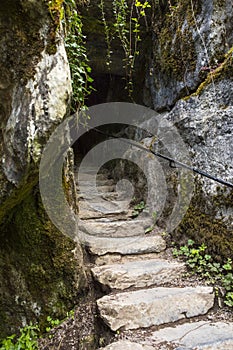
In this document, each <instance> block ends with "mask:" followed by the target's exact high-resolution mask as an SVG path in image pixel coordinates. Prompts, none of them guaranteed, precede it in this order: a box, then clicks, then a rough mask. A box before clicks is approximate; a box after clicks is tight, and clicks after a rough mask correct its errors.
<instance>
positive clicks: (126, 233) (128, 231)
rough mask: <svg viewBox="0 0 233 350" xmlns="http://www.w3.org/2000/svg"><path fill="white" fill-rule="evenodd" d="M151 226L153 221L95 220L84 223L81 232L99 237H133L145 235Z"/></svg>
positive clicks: (80, 225) (80, 227)
mask: <svg viewBox="0 0 233 350" xmlns="http://www.w3.org/2000/svg"><path fill="white" fill-rule="evenodd" d="M151 225H152V219H134V220H118V221H112V220H111V219H102V220H101V219H95V220H86V221H82V222H81V223H80V224H79V230H81V231H83V232H85V233H89V234H91V235H94V236H97V237H132V236H140V235H143V234H144V233H145V230H146V228H148V227H150V226H151Z"/></svg>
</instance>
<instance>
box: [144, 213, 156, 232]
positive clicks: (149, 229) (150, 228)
mask: <svg viewBox="0 0 233 350" xmlns="http://www.w3.org/2000/svg"><path fill="white" fill-rule="evenodd" d="M152 219H153V224H152V225H151V226H150V227H148V228H147V229H146V230H145V234H147V233H150V232H151V231H153V230H154V228H155V225H156V220H157V213H156V211H154V212H153V213H152Z"/></svg>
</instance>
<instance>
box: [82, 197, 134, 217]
mask: <svg viewBox="0 0 233 350" xmlns="http://www.w3.org/2000/svg"><path fill="white" fill-rule="evenodd" d="M128 212H129V215H130V213H131V211H129V204H128V202H126V201H111V202H109V201H104V200H100V201H99V202H92V201H82V202H80V203H79V217H80V218H82V219H90V218H93V219H96V218H103V217H105V216H108V215H111V216H113V215H117V216H118V215H120V214H127V213H128Z"/></svg>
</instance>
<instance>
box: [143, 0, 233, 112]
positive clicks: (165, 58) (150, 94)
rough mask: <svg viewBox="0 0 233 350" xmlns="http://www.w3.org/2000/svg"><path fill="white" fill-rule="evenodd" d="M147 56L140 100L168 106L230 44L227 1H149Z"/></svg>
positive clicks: (232, 37)
mask: <svg viewBox="0 0 233 350" xmlns="http://www.w3.org/2000/svg"><path fill="white" fill-rule="evenodd" d="M152 2H153V7H154V11H153V12H154V15H153V25H152V36H153V38H152V41H153V45H152V58H151V59H150V60H149V62H148V69H147V74H146V84H145V89H144V103H145V104H146V105H148V106H150V107H153V108H154V109H156V110H161V109H170V108H171V106H173V105H174V103H175V102H176V101H177V100H178V99H179V98H181V97H184V96H187V95H189V94H190V93H191V92H193V91H195V90H196V89H197V87H198V85H199V84H200V83H201V82H202V81H203V78H204V77H205V75H206V73H207V72H208V71H209V70H210V69H212V68H214V67H217V66H218V65H219V64H220V63H221V62H222V61H223V60H224V54H225V53H226V52H227V51H228V50H229V49H230V48H231V47H232V44H233V35H232V30H231V22H232V17H233V9H232V4H231V2H230V1H224V2H222V1H212V0H206V1H200V0H198V1H195V2H191V1H189V0H188V1H175V2H172V3H171V4H170V5H174V6H172V7H171V6H169V3H168V2H164V1H161V2H160V1H154V0H153V1H152Z"/></svg>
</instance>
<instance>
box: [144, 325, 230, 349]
mask: <svg viewBox="0 0 233 350" xmlns="http://www.w3.org/2000/svg"><path fill="white" fill-rule="evenodd" d="M164 341H166V342H168V344H176V345H177V348H176V349H177V350H178V349H179V350H190V349H195V350H232V349H233V322H210V321H199V322H192V323H184V324H182V325H178V326H176V327H167V328H163V329H161V330H159V331H156V332H153V333H152V334H151V335H150V342H153V343H161V342H164ZM168 348H169V347H168Z"/></svg>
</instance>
